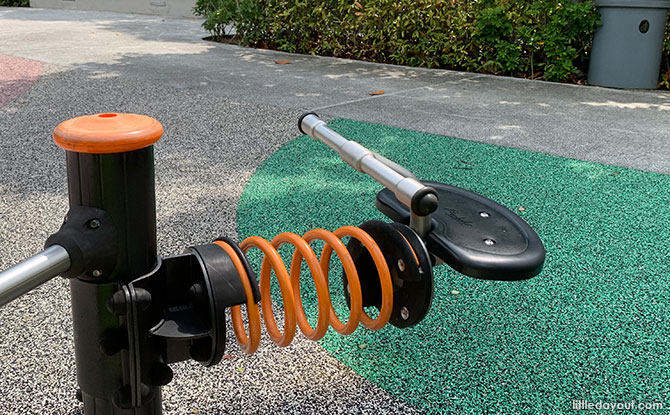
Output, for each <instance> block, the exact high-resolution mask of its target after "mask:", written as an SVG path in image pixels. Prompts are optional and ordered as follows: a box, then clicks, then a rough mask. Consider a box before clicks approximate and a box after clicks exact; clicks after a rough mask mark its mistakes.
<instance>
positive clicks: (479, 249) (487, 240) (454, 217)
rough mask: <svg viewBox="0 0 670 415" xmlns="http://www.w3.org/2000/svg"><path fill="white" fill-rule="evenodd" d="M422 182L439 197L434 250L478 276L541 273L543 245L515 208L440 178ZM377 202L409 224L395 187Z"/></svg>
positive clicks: (430, 247)
mask: <svg viewBox="0 0 670 415" xmlns="http://www.w3.org/2000/svg"><path fill="white" fill-rule="evenodd" d="M422 183H423V184H425V185H426V186H430V187H432V188H434V189H435V190H436V191H437V193H438V196H439V206H438V209H437V210H436V211H435V213H433V215H432V229H431V231H430V233H429V234H428V235H427V237H426V246H427V248H428V250H429V251H430V253H431V254H433V255H434V256H436V257H438V258H440V259H441V260H442V261H444V262H445V263H446V264H448V265H449V266H450V267H452V268H453V269H455V270H456V271H459V272H461V273H463V274H465V275H468V276H470V277H474V278H481V279H487V280H504V281H513V280H523V279H528V278H531V277H534V276H536V275H537V274H539V273H540V271H541V270H542V266H543V264H544V259H545V249H544V245H543V244H542V241H541V240H540V238H539V236H538V235H537V233H535V231H534V230H533V229H532V228H531V227H530V225H528V224H527V223H526V222H525V221H524V220H523V219H521V218H520V217H519V216H517V215H516V214H515V213H514V212H512V211H511V210H509V209H507V208H506V207H504V206H502V205H500V204H498V203H496V202H494V201H493V200H491V199H488V198H486V197H484V196H482V195H479V194H477V193H474V192H471V191H469V190H465V189H461V188H458V187H454V186H450V185H448V184H445V183H439V182H431V181H423V182H422ZM376 206H377V208H378V209H379V210H380V211H381V212H382V213H383V214H384V215H386V216H388V217H389V218H390V219H392V220H394V221H396V222H400V223H404V224H409V218H410V212H409V209H408V208H407V206H405V205H404V204H402V203H401V202H400V201H399V200H398V199H397V198H396V197H395V195H394V194H393V193H392V192H391V191H390V190H388V189H384V190H382V191H381V192H379V194H378V195H377V201H376Z"/></svg>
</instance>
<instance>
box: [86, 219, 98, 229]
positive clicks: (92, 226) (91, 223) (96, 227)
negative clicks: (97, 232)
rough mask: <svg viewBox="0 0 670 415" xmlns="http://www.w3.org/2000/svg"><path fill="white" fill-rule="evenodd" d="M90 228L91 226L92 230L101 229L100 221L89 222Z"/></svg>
mask: <svg viewBox="0 0 670 415" xmlns="http://www.w3.org/2000/svg"><path fill="white" fill-rule="evenodd" d="M88 226H90V227H91V229H98V228H99V227H100V219H91V221H90V222H88Z"/></svg>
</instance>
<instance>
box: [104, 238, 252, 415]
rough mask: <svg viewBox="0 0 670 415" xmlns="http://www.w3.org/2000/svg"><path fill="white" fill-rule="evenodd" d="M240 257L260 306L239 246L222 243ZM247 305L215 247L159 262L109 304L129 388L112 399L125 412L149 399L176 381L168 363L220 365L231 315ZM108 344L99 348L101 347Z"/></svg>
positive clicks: (124, 286) (233, 270)
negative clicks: (116, 323) (228, 313)
mask: <svg viewBox="0 0 670 415" xmlns="http://www.w3.org/2000/svg"><path fill="white" fill-rule="evenodd" d="M220 240H221V241H224V242H225V243H228V244H229V245H230V246H232V247H233V249H234V250H235V252H236V253H237V254H238V257H239V258H240V260H242V263H243V264H244V265H245V271H246V273H247V275H248V276H249V278H250V280H251V282H252V284H251V285H252V287H255V288H254V300H255V301H256V302H258V301H260V293H259V292H258V284H256V282H255V277H254V274H253V272H252V270H251V266H250V265H249V263H248V262H247V260H246V258H245V257H244V255H243V254H242V251H241V250H240V249H239V247H238V246H237V244H235V243H234V242H233V241H231V240H229V239H227V238H222V239H220ZM246 302H247V297H246V292H245V291H244V286H243V285H242V282H241V280H240V275H239V274H238V272H237V270H236V268H235V266H234V263H233V261H232V259H231V257H230V256H229V255H228V254H227V252H226V251H225V250H223V249H222V248H221V247H220V246H218V245H216V244H207V245H200V246H194V247H190V248H188V249H187V251H186V252H185V253H184V254H181V255H176V256H171V257H167V258H163V259H162V260H159V263H158V264H157V265H156V267H155V268H154V269H153V270H152V271H151V272H150V273H149V274H147V275H144V276H142V277H139V278H137V279H135V280H133V281H132V282H130V283H128V284H121V285H120V289H119V290H118V291H117V292H116V293H115V294H114V295H113V296H112V298H111V299H110V300H109V301H108V303H107V308H108V309H109V310H110V311H111V312H112V313H114V314H115V315H117V316H118V317H119V318H120V320H121V323H122V326H123V327H125V330H124V333H123V337H124V338H127V342H126V343H125V344H124V347H122V348H116V349H113V350H111V351H110V352H111V353H122V358H123V360H124V362H126V364H125V371H126V376H125V378H126V379H127V380H128V383H127V384H126V385H125V386H124V387H123V388H121V389H119V391H118V392H117V393H116V396H115V397H114V399H113V402H114V403H115V405H117V406H118V407H120V408H136V407H140V406H141V405H142V402H143V401H146V400H151V399H152V398H153V393H154V391H155V388H154V386H163V385H167V384H168V383H169V382H170V381H171V380H172V370H171V369H170V367H169V366H168V364H169V363H176V362H181V361H185V360H190V359H193V360H196V361H198V362H200V363H201V364H202V365H204V366H207V367H209V366H213V365H215V364H217V363H219V362H220V361H221V359H222V358H223V355H224V352H225V344H226V314H225V310H226V308H229V307H232V306H236V305H241V304H244V303H246ZM102 343H103V342H102V341H101V344H102Z"/></svg>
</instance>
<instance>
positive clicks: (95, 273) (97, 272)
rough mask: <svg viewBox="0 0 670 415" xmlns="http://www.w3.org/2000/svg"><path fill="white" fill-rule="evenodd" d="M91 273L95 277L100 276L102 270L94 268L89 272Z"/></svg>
mask: <svg viewBox="0 0 670 415" xmlns="http://www.w3.org/2000/svg"><path fill="white" fill-rule="evenodd" d="M91 275H93V276H94V277H95V278H100V277H101V276H102V271H100V270H99V269H94V270H93V271H92V272H91Z"/></svg>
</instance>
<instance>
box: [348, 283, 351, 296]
mask: <svg viewBox="0 0 670 415" xmlns="http://www.w3.org/2000/svg"><path fill="white" fill-rule="evenodd" d="M347 294H351V287H350V286H349V284H347Z"/></svg>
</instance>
